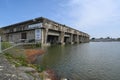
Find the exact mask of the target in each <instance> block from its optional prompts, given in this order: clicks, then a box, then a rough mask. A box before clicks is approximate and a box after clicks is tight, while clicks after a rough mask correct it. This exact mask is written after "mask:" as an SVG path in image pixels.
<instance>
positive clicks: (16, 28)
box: [3, 17, 89, 44]
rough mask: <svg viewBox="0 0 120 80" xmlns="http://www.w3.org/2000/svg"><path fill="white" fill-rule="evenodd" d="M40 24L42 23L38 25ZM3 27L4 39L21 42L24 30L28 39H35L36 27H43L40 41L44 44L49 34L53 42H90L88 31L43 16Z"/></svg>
mask: <svg viewBox="0 0 120 80" xmlns="http://www.w3.org/2000/svg"><path fill="white" fill-rule="evenodd" d="M38 24H40V25H39V26H37V25H38ZM3 29H4V31H5V36H6V38H5V37H4V40H8V41H12V42H19V40H20V39H21V34H22V33H23V32H25V33H26V34H27V40H31V39H35V29H41V33H40V34H41V39H40V42H41V43H42V44H47V43H48V42H47V41H48V40H49V39H48V38H49V37H48V36H50V37H51V38H50V39H53V42H54V41H55V42H56V43H61V44H64V43H65V42H66V43H71V44H73V43H80V42H89V35H88V34H87V33H84V32H81V31H78V30H75V29H73V28H71V27H68V26H66V25H62V24H59V23H57V22H54V21H52V20H49V19H46V18H42V17H41V18H36V19H34V20H29V21H25V22H21V23H18V24H14V25H10V26H7V27H4V28H3ZM56 40H58V41H56Z"/></svg>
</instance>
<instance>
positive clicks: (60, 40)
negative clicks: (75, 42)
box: [59, 32, 65, 44]
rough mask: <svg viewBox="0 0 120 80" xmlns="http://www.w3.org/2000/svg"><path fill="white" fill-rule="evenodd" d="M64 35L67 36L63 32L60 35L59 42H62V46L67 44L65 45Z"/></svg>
mask: <svg viewBox="0 0 120 80" xmlns="http://www.w3.org/2000/svg"><path fill="white" fill-rule="evenodd" d="M64 35H65V32H61V33H60V35H59V42H60V44H65V43H64Z"/></svg>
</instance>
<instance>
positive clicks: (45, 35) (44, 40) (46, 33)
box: [41, 28, 48, 45]
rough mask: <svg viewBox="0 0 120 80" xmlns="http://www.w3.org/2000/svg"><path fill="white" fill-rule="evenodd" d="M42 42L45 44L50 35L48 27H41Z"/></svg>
mask: <svg viewBox="0 0 120 80" xmlns="http://www.w3.org/2000/svg"><path fill="white" fill-rule="evenodd" d="M41 34H42V35H41V37H42V39H41V44H42V45H45V44H46V43H47V35H48V29H47V28H46V29H41Z"/></svg>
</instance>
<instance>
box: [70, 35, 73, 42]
mask: <svg viewBox="0 0 120 80" xmlns="http://www.w3.org/2000/svg"><path fill="white" fill-rule="evenodd" d="M70 44H73V34H71V35H70Z"/></svg>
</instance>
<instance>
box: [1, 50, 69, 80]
mask: <svg viewBox="0 0 120 80" xmlns="http://www.w3.org/2000/svg"><path fill="white" fill-rule="evenodd" d="M9 52H11V53H13V54H14V52H20V50H17V49H16V51H15V50H14V51H13V52H12V51H9ZM21 52H22V53H23V52H24V54H25V55H26V60H27V62H28V63H27V64H30V65H32V64H31V63H32V62H34V61H35V60H36V57H37V56H39V55H42V54H43V53H44V51H43V50H34V49H26V50H24V51H21ZM15 54H16V53H15ZM17 54H21V53H17ZM15 56H16V55H14V57H15ZM17 56H18V55H17ZM8 57H9V56H8ZM14 57H9V58H14ZM15 60H16V59H12V61H13V62H14V61H15ZM16 61H17V60H16ZM16 61H15V62H16ZM18 63H19V62H18ZM0 80H67V79H58V78H57V77H56V74H55V73H54V71H53V70H50V69H46V70H44V71H42V72H39V71H38V70H37V69H36V68H34V67H31V66H17V67H16V66H15V64H13V63H11V62H10V61H9V59H6V57H5V55H3V54H0Z"/></svg>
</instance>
